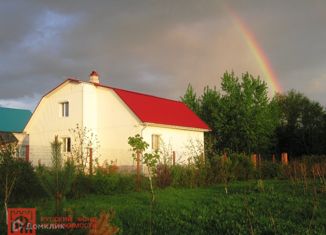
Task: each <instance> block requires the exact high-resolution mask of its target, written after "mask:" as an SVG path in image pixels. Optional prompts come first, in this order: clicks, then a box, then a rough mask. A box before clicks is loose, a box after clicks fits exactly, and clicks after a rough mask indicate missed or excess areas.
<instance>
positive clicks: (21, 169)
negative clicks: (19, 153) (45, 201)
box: [0, 159, 47, 203]
mask: <svg viewBox="0 0 326 235" xmlns="http://www.w3.org/2000/svg"><path fill="white" fill-rule="evenodd" d="M3 167H6V166H4V165H0V178H1V179H4V178H5V177H4V175H3V174H4V172H5V171H4V169H3ZM9 171H15V172H16V174H15V175H16V180H15V184H14V187H13V190H12V193H11V197H10V202H12V203H20V202H23V201H27V200H35V199H39V198H42V197H46V196H47V195H46V193H45V191H44V190H43V187H42V185H41V184H40V181H39V179H38V178H37V176H36V174H35V171H34V168H33V166H32V165H31V163H30V162H27V161H25V160H24V159H13V162H12V164H11V169H9ZM27 176H28V177H27ZM3 190H4V188H3V187H0V199H1V200H3V198H2V197H3V193H4V192H3Z"/></svg>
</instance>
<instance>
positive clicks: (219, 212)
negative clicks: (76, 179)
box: [20, 181, 326, 234]
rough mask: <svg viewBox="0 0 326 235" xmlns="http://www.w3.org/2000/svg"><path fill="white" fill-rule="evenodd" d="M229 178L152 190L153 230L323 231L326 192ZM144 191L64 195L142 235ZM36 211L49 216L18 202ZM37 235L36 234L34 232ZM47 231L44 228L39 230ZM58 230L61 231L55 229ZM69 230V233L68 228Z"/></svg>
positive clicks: (82, 212) (41, 205)
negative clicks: (111, 212) (225, 182)
mask: <svg viewBox="0 0 326 235" xmlns="http://www.w3.org/2000/svg"><path fill="white" fill-rule="evenodd" d="M263 184H264V190H262V188H259V187H257V181H249V182H235V183H232V184H231V185H230V186H229V194H228V195H226V194H225V191H224V186H223V185H218V186H214V187H209V188H193V189H182V188H181V189H180V188H179V189H175V188H167V189H164V190H156V202H155V205H154V209H153V210H154V211H153V215H154V216H153V234H187V233H188V234H251V233H253V234H326V194H325V192H318V191H317V192H316V193H314V190H313V189H314V188H313V187H312V186H310V188H309V189H308V191H307V192H306V193H305V192H304V188H303V185H301V184H291V183H290V182H289V181H264V182H263ZM149 201H150V194H149V192H132V193H127V194H117V195H110V196H99V195H88V196H87V197H85V198H82V199H79V200H67V201H66V202H65V208H70V209H71V210H72V211H74V214H75V215H76V216H87V217H92V216H97V215H98V214H99V213H100V212H101V211H108V210H109V209H114V211H115V218H114V220H113V224H115V225H117V226H118V227H120V229H121V234H148V229H149V221H150V219H149V218H150V213H149V211H150V210H149V208H150V207H149ZM20 206H24V207H28V206H30V207H35V206H36V207H37V212H38V216H40V215H42V216H51V215H52V214H53V205H52V203H50V201H48V200H45V201H44V200H43V201H37V202H28V203H24V204H23V205H20ZM38 234H42V233H41V232H38ZM45 234H49V233H45ZM58 234H62V231H61V233H58ZM73 234H74V233H73Z"/></svg>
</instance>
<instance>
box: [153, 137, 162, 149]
mask: <svg viewBox="0 0 326 235" xmlns="http://www.w3.org/2000/svg"><path fill="white" fill-rule="evenodd" d="M154 136H157V148H155V146H154ZM151 138H152V150H154V151H155V150H159V149H160V147H161V135H160V134H152V136H151Z"/></svg>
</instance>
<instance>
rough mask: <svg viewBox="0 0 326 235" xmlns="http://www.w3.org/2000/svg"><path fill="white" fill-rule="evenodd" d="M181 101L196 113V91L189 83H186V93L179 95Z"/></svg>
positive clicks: (197, 103) (197, 106) (197, 102)
mask: <svg viewBox="0 0 326 235" xmlns="http://www.w3.org/2000/svg"><path fill="white" fill-rule="evenodd" d="M181 101H182V102H183V103H185V104H186V105H187V106H188V107H189V108H190V109H191V110H192V111H194V112H195V113H197V114H198V112H199V105H200V104H199V100H198V98H197V95H196V92H195V90H194V88H193V87H192V86H191V84H188V87H187V90H186V93H185V94H184V96H182V97H181Z"/></svg>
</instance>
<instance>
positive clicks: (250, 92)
mask: <svg viewBox="0 0 326 235" xmlns="http://www.w3.org/2000/svg"><path fill="white" fill-rule="evenodd" d="M189 87H191V86H188V89H187V91H186V94H185V96H184V97H188V99H185V98H184V99H183V100H186V101H187V102H188V103H190V100H192V101H194V100H196V102H197V103H199V105H198V106H199V111H197V113H198V114H199V116H200V117H201V118H202V119H203V120H204V121H205V122H206V123H207V124H208V125H209V126H210V128H211V129H212V132H210V133H208V134H206V137H205V139H206V143H205V144H206V146H207V145H208V146H211V148H212V149H210V150H209V151H211V152H213V151H215V152H218V151H224V149H229V150H231V151H234V152H245V153H252V152H266V151H268V149H269V148H270V146H271V139H272V137H273V135H274V131H275V128H276V126H277V122H278V109H277V106H276V105H275V103H274V102H271V101H270V100H269V98H268V95H267V85H266V83H265V82H263V81H262V80H260V79H259V77H258V78H255V77H253V76H252V75H250V74H249V73H245V74H242V76H241V78H238V77H236V76H235V75H234V73H228V72H226V73H224V75H223V77H222V82H221V92H219V91H217V90H216V88H215V87H214V88H210V87H205V89H204V93H203V95H202V96H201V97H200V98H196V97H197V96H196V94H194V93H193V90H192V89H191V88H189ZM189 97H192V99H190V98H189ZM195 98H196V99H195ZM188 106H189V107H190V108H191V107H197V106H191V105H188Z"/></svg>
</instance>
